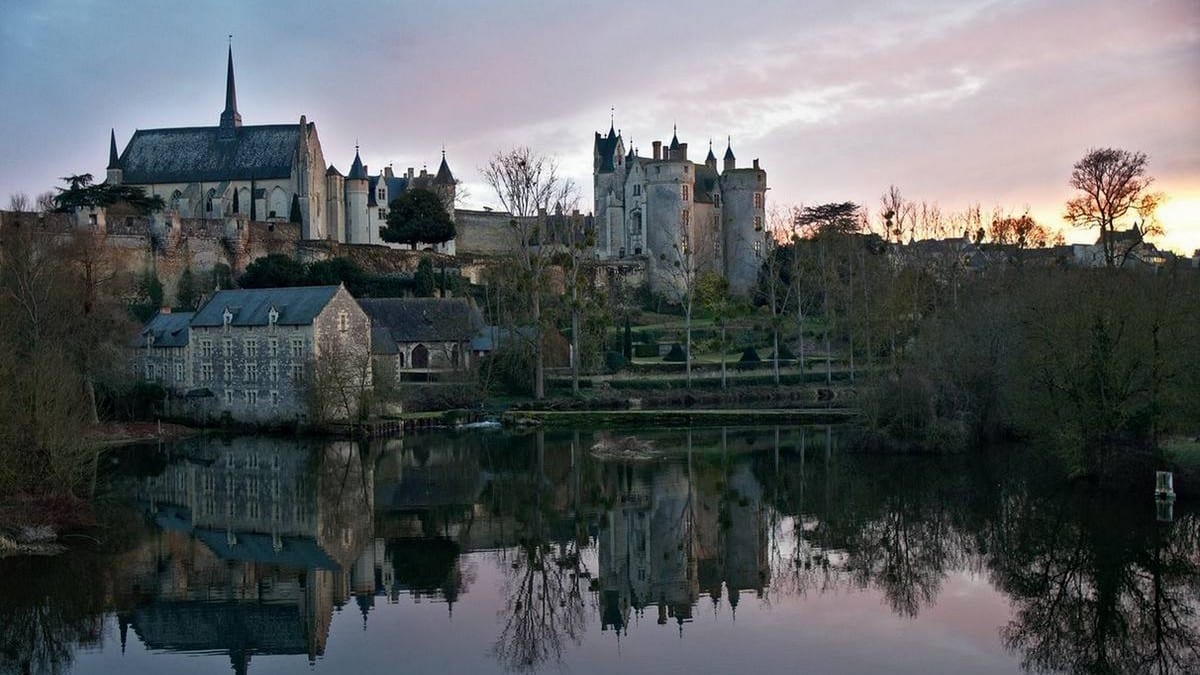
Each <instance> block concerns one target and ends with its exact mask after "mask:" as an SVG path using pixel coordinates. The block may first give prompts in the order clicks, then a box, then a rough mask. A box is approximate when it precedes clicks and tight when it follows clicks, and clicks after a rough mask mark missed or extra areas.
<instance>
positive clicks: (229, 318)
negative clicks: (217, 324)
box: [221, 307, 233, 328]
mask: <svg viewBox="0 0 1200 675" xmlns="http://www.w3.org/2000/svg"><path fill="white" fill-rule="evenodd" d="M221 322H222V323H223V324H224V325H225V327H226V328H229V324H231V323H233V312H231V311H230V310H229V308H228V307H226V308H225V311H224V312H223V313H222V314H221Z"/></svg>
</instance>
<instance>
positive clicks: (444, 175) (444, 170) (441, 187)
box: [433, 148, 458, 219]
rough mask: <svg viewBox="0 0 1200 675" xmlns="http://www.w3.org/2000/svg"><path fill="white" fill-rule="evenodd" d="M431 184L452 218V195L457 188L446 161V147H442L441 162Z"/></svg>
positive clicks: (453, 195) (456, 182)
mask: <svg viewBox="0 0 1200 675" xmlns="http://www.w3.org/2000/svg"><path fill="white" fill-rule="evenodd" d="M433 186H434V189H435V190H436V191H437V193H438V195H439V196H440V197H441V198H442V202H443V203H445V205H446V210H447V211H448V212H449V213H450V218H452V219H453V218H454V197H455V192H456V191H457V190H458V181H456V180H454V174H453V173H451V171H450V165H449V164H447V163H446V149H445V148H442V163H441V164H440V165H439V166H438V170H437V175H436V176H434V177H433Z"/></svg>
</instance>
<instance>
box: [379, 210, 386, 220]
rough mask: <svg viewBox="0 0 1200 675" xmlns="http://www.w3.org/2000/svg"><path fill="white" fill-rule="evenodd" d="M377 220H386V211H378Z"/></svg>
mask: <svg viewBox="0 0 1200 675" xmlns="http://www.w3.org/2000/svg"><path fill="white" fill-rule="evenodd" d="M379 219H380V220H387V209H379Z"/></svg>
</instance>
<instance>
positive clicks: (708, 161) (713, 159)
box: [704, 138, 717, 167]
mask: <svg viewBox="0 0 1200 675" xmlns="http://www.w3.org/2000/svg"><path fill="white" fill-rule="evenodd" d="M704 163H705V164H711V165H713V166H714V167H715V166H716V165H717V156H716V155H714V154H713V151H712V139H711V138H710V139H708V157H705V158H704Z"/></svg>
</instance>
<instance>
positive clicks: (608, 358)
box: [604, 351, 627, 373]
mask: <svg viewBox="0 0 1200 675" xmlns="http://www.w3.org/2000/svg"><path fill="white" fill-rule="evenodd" d="M626 363H627V361H626V360H625V355H624V354H622V353H621V352H615V351H607V352H604V370H605V372H607V373H615V372H617V371H618V370H620V369H622V368H624V367H625V364H626Z"/></svg>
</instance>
